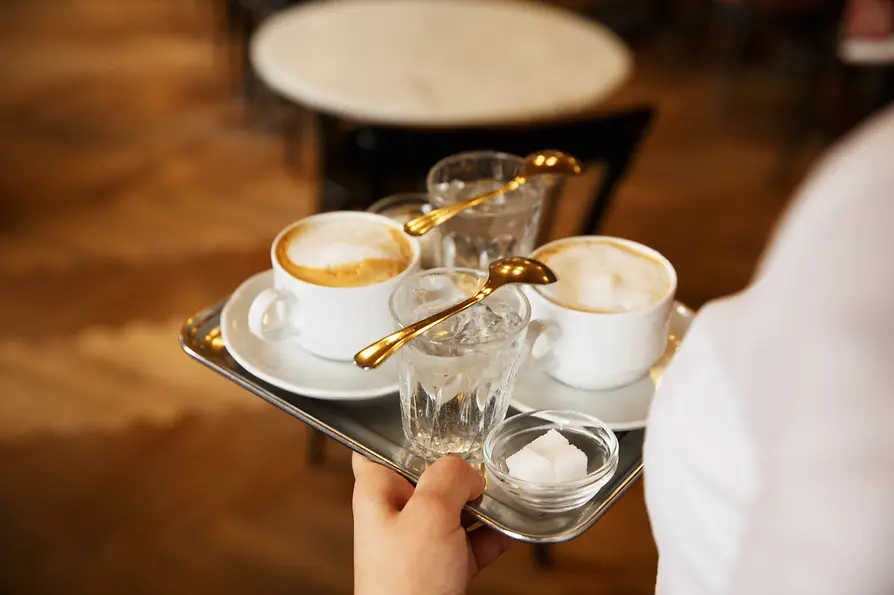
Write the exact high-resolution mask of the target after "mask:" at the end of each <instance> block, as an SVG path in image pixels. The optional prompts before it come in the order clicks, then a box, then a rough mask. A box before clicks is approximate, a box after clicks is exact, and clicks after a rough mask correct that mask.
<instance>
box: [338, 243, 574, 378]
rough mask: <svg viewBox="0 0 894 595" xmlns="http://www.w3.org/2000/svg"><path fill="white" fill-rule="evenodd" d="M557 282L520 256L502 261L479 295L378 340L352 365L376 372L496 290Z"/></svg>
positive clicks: (496, 263) (490, 269) (497, 262)
mask: <svg viewBox="0 0 894 595" xmlns="http://www.w3.org/2000/svg"><path fill="white" fill-rule="evenodd" d="M555 282H556V275H555V273H553V272H552V271H551V270H550V268H549V267H548V266H546V265H545V264H543V263H542V262H539V261H537V260H533V259H530V258H524V257H523V256H513V257H510V258H502V259H500V260H495V261H494V262H492V263H490V266H489V267H488V277H487V281H486V282H485V283H484V285H482V287H481V289H479V290H478V293H476V294H475V295H473V296H472V297H470V298H469V299H467V300H465V301H463V302H460V303H458V304H456V305H455V306H451V307H450V308H447V309H446V310H444V311H443V312H438V313H437V314H434V315H432V316H429V317H428V318H425V319H424V320H420V321H419V322H416V323H413V324H411V325H409V326H406V327H404V328H402V329H400V330H398V331H395V332H393V333H391V334H390V335H388V336H387V337H384V338H382V339H379V340H378V341H376V342H375V343H373V344H372V345H370V346H369V347H366V348H364V349H363V350H361V351H360V352H358V353H357V354H356V355H355V356H354V363H356V364H357V365H358V366H360V367H361V368H363V369H365V370H369V369H370V368H375V367H377V366H378V365H379V364H381V363H382V362H383V361H385V360H386V359H388V358H389V357H391V355H392V354H393V353H394V352H395V351H397V350H398V349H400V348H401V347H403V346H404V345H406V344H407V343H408V342H409V341H410V340H411V339H413V338H414V337H418V336H419V335H421V334H422V333H424V332H425V331H427V330H428V329H430V328H432V327H433V326H435V325H436V324H439V323H441V322H443V321H445V320H446V319H448V318H450V317H451V316H453V315H454V314H457V313H458V312H462V311H463V310H465V309H467V308H470V307H472V306H473V305H475V304H477V303H478V302H480V301H481V300H483V299H484V298H486V297H487V296H489V295H490V294H492V293H493V292H494V291H495V290H496V289H498V288H500V287H502V286H503V285H508V284H510V283H526V284H528V285H549V284H550V283H555Z"/></svg>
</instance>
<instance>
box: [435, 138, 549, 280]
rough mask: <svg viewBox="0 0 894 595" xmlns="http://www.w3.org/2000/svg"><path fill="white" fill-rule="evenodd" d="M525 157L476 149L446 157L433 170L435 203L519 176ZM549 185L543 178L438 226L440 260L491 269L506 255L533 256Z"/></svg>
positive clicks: (445, 202)
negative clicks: (495, 262) (492, 263)
mask: <svg viewBox="0 0 894 595" xmlns="http://www.w3.org/2000/svg"><path fill="white" fill-rule="evenodd" d="M523 166H524V159H522V158H521V157H518V156H517V155H510V154H508V153H496V152H493V151H476V152H471V153H459V154H456V155H451V156H450V157H447V158H445V159H442V160H441V161H439V162H438V163H437V164H435V166H434V167H432V168H431V170H430V171H429V172H428V180H427V184H428V193H429V197H430V200H431V204H432V206H433V207H435V208H439V207H443V206H445V205H448V204H450V203H453V202H456V201H458V200H464V199H467V198H472V197H473V196H478V195H479V194H483V193H485V192H487V191H489V190H496V189H498V188H500V187H502V186H503V185H505V184H506V183H507V182H509V181H510V180H512V179H513V178H514V177H516V176H517V175H519V174H520V173H521V171H522V167H523ZM545 194H546V186H545V184H544V183H543V181H542V180H541V179H539V178H534V179H532V180H529V181H528V182H527V183H526V184H523V185H522V186H521V187H519V188H517V189H516V190H513V191H511V192H507V193H505V194H502V195H500V196H497V197H495V198H492V199H491V200H489V201H487V202H485V203H484V204H482V205H479V206H477V207H473V208H471V209H467V210H465V211H464V212H462V213H460V214H459V215H457V216H456V217H454V218H453V219H451V220H449V221H447V222H445V223H443V224H441V225H440V226H438V231H439V233H440V242H439V244H440V250H439V253H438V263H439V265H440V266H444V267H469V268H475V269H480V270H485V269H487V265H488V264H490V262H491V261H494V260H497V259H498V258H504V257H506V256H527V255H528V254H530V253H531V250H533V249H534V242H535V241H536V239H537V228H538V226H539V225H540V211H541V208H542V206H543V197H544V195H545Z"/></svg>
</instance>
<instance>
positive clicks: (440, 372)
mask: <svg viewBox="0 0 894 595" xmlns="http://www.w3.org/2000/svg"><path fill="white" fill-rule="evenodd" d="M485 280H486V275H485V273H483V272H481V271H478V270H475V269H446V268H439V269H432V270H429V271H425V272H422V273H417V274H416V275H411V276H409V277H407V278H406V279H404V280H403V281H402V282H401V283H400V284H399V285H398V286H397V287H396V288H395V290H394V293H393V294H392V295H391V314H392V316H393V317H394V321H395V322H396V324H397V325H398V327H405V326H407V325H410V324H412V323H414V322H417V321H419V320H422V319H423V318H426V317H428V316H431V315H432V314H435V313H437V312H440V311H442V310H444V309H446V308H448V307H450V306H452V305H454V304H457V303H459V302H460V301H462V300H464V299H466V298H467V297H469V296H471V295H472V294H474V293H475V292H477V291H478V289H480V287H481V286H482V285H483V284H484V282H485ZM530 319H531V306H530V304H529V303H528V300H527V298H525V296H524V294H523V293H522V292H521V291H520V290H519V289H518V287H516V286H511V285H507V286H503V287H501V288H500V289H498V290H497V291H495V292H494V293H492V294H491V295H489V296H488V297H487V298H485V299H484V300H482V301H481V302H479V303H478V304H476V305H475V306H472V307H471V308H469V309H467V310H465V311H464V312H460V313H459V314H457V315H455V316H452V317H451V318H448V319H447V320H446V321H444V322H442V323H441V324H438V325H437V326H435V327H434V328H432V329H430V330H429V331H427V332H426V333H425V334H423V335H420V336H419V337H416V338H415V339H413V340H412V341H410V342H409V343H408V344H407V345H405V346H404V347H403V348H402V349H400V350H399V351H398V352H397V353H396V354H395V357H397V358H398V374H399V380H400V406H401V419H402V421H403V430H404V435H405V436H406V437H407V440H408V441H409V442H410V443H411V444H412V445H413V446H415V447H416V449H417V450H418V451H419V452H420V454H421V455H422V456H424V457H426V458H428V459H432V458H437V457H439V456H443V455H447V454H456V455H460V456H462V457H464V458H466V459H474V458H476V457H477V456H478V455H479V452H480V448H481V445H482V444H483V442H484V439H485V437H486V436H487V433H488V432H489V431H490V430H491V428H493V427H494V426H495V425H496V424H498V423H499V422H500V421H502V419H503V417H504V416H505V415H506V410H507V409H508V407H509V401H510V394H511V392H512V387H513V386H514V384H515V378H516V375H517V372H518V368H519V366H520V364H521V362H522V361H523V360H524V359H525V358H526V357H527V355H528V354H529V353H530V347H529V346H530V345H531V340H530V338H529V337H528V335H529V333H528V332H527V328H528V326H529V325H528V323H529V322H530Z"/></svg>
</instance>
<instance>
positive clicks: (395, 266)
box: [274, 219, 413, 287]
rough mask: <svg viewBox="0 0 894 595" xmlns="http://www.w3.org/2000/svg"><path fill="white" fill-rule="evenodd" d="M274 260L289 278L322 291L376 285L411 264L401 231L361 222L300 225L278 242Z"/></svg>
mask: <svg viewBox="0 0 894 595" xmlns="http://www.w3.org/2000/svg"><path fill="white" fill-rule="evenodd" d="M274 254H275V256H276V260H277V262H278V263H279V264H280V266H282V268H283V269H285V270H286V272H288V273H289V274H290V275H292V276H293V277H296V278H297V279H300V280H302V281H305V282H307V283H312V284H314V285H322V286H325V287H363V286H365V285H374V284H376V283H381V282H382V281H387V280H388V279H391V278H392V277H396V276H397V275H399V274H401V273H402V272H403V271H404V270H405V269H406V268H407V267H408V266H410V263H411V262H412V261H413V247H412V245H411V244H410V240H409V239H408V238H407V237H406V236H405V235H404V233H403V232H402V231H400V230H398V229H395V228H393V227H390V226H388V225H383V224H381V223H376V222H374V221H364V220H360V219H354V220H347V219H332V220H329V221H325V220H324V221H311V222H308V223H303V224H302V223H299V224H298V225H296V226H295V227H293V228H292V229H290V230H288V231H287V232H286V233H285V234H283V235H282V236H281V237H280V238H279V241H278V242H277V243H276V246H275V248H274Z"/></svg>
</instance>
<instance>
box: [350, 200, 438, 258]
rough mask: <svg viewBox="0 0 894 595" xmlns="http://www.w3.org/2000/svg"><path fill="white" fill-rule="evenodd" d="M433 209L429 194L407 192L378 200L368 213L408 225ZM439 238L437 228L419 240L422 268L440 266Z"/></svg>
mask: <svg viewBox="0 0 894 595" xmlns="http://www.w3.org/2000/svg"><path fill="white" fill-rule="evenodd" d="M431 208H432V207H431V204H430V202H429V197H428V193H427V192H405V193H402V194H392V195H391V196H387V197H385V198H383V199H381V200H377V201H376V202H375V203H373V205H372V206H371V207H369V208H368V209H367V211H369V212H370V213H378V214H379V215H384V216H386V217H389V218H391V219H394V220H395V221H397V222H399V223H406V222H407V221H409V220H410V219H415V218H416V217H419V216H421V215H424V214H425V213H428V212H429V211H431ZM439 237H440V234H439V232H438V229H437V228H435V229H433V230H431V231H430V232H428V233H427V234H425V235H424V236H422V237H420V238H419V247H420V248H421V249H422V255H421V258H420V259H419V265H420V267H421V268H423V269H430V268H434V267H436V266H438V261H439V260H440V259H439V258H438V250H440V242H439Z"/></svg>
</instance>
